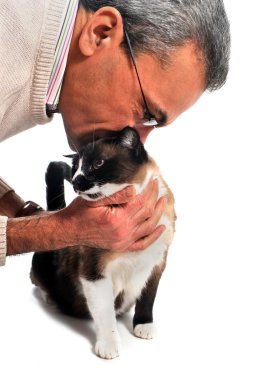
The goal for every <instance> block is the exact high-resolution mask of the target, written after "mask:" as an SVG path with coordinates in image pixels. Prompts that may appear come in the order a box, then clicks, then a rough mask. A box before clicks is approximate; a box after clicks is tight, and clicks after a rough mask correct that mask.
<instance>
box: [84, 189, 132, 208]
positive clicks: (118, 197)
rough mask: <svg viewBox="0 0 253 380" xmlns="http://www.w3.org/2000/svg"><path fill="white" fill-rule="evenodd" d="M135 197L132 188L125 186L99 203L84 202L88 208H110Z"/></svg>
mask: <svg viewBox="0 0 253 380" xmlns="http://www.w3.org/2000/svg"><path fill="white" fill-rule="evenodd" d="M135 195H136V191H135V188H134V186H127V187H126V188H125V189H123V190H120V191H119V192H117V193H115V194H113V195H111V196H110V197H105V198H103V199H101V200H99V201H93V202H89V201H86V204H87V206H88V207H101V206H108V205H110V206H112V205H120V204H124V203H127V202H129V201H130V200H132V199H133V197H134V196H135Z"/></svg>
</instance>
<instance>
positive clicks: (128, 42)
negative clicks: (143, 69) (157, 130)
mask: <svg viewBox="0 0 253 380" xmlns="http://www.w3.org/2000/svg"><path fill="white" fill-rule="evenodd" d="M123 30H124V33H125V37H126V41H127V45H128V48H129V51H130V55H131V58H132V61H133V65H134V68H135V72H136V75H137V78H138V82H139V85H140V89H141V95H142V98H143V102H144V104H145V108H146V111H147V112H148V114H149V117H150V119H151V118H152V115H151V114H150V112H149V110H148V105H147V102H146V99H145V95H144V92H143V89H142V85H141V80H140V77H139V73H138V70H137V65H136V61H135V58H134V52H133V49H132V46H131V42H130V39H129V36H128V33H127V31H126V29H125V27H123Z"/></svg>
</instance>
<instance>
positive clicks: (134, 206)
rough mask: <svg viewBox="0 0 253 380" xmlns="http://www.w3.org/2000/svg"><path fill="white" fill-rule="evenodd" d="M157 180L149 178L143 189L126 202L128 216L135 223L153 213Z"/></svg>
mask: <svg viewBox="0 0 253 380" xmlns="http://www.w3.org/2000/svg"><path fill="white" fill-rule="evenodd" d="M158 192H159V189H158V181H157V179H155V180H154V179H151V180H150V181H149V184H148V186H147V187H146V188H145V189H144V191H143V192H142V193H141V194H140V195H139V196H137V197H135V199H134V200H133V201H131V202H130V203H129V204H128V208H129V209H130V211H129V216H130V217H131V218H134V219H135V222H136V224H139V223H141V222H142V221H144V220H146V219H147V218H150V217H151V216H152V215H153V214H154V210H155V206H156V202H157V198H158Z"/></svg>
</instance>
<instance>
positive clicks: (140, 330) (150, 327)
mask: <svg viewBox="0 0 253 380" xmlns="http://www.w3.org/2000/svg"><path fill="white" fill-rule="evenodd" d="M134 335H135V336H137V337H138V338H142V339H153V337H154V324H153V323H145V324H143V325H136V326H135V328H134Z"/></svg>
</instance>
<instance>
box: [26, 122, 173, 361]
mask: <svg viewBox="0 0 253 380" xmlns="http://www.w3.org/2000/svg"><path fill="white" fill-rule="evenodd" d="M71 157H72V158H73V166H72V169H71V168H70V166H68V165H67V164H66V163H65V162H51V163H50V164H49V166H48V169H47V172H46V183H47V204H48V209H49V210H57V209H61V208H63V207H65V205H66V204H65V198H64V179H66V180H68V181H71V182H72V185H73V187H74V190H75V191H76V192H77V193H78V194H79V195H80V196H81V197H83V198H84V199H86V200H90V201H92V200H98V199H101V198H103V197H105V196H110V195H112V194H113V193H115V192H117V191H118V190H120V189H122V188H124V187H126V186H128V185H129V184H132V185H134V186H135V188H136V190H137V193H140V192H141V191H142V190H143V189H144V188H145V186H146V185H147V183H148V181H149V179H150V178H151V176H156V177H157V178H158V183H159V197H160V196H162V195H166V197H167V206H166V210H165V212H164V214H163V216H162V218H161V220H160V223H159V224H165V225H166V230H165V231H164V232H163V234H162V235H161V236H160V237H159V239H158V240H157V241H156V242H154V243H153V244H152V245H151V246H149V247H148V248H147V249H145V250H143V251H136V252H126V253H117V252H112V251H110V250H105V249H98V248H92V247H87V246H78V247H72V248H65V249H61V250H59V251H51V252H47V253H44V254H41V253H39V252H37V253H35V254H34V256H33V259H32V269H31V280H32V282H33V283H34V284H35V285H37V286H39V287H40V289H41V290H42V291H43V292H44V295H45V296H46V298H47V300H48V301H50V302H51V303H54V304H55V305H56V306H57V307H58V309H59V310H60V311H61V312H63V313H65V314H67V315H71V316H74V317H79V318H90V317H92V318H93V320H94V322H95V327H96V334H97V342H96V345H95V352H96V354H97V355H98V356H100V357H102V358H106V359H112V358H114V357H116V356H118V355H119V354H120V337H119V334H118V331H117V323H116V316H118V315H120V314H122V313H124V312H126V311H128V310H129V309H130V308H131V307H132V306H133V305H135V313H134V318H133V331H134V334H135V336H137V337H140V338H143V339H151V338H152V337H153V315H152V309H153V303H154V300H155V297H156V292H157V287H158V284H159V280H160V278H161V275H162V273H163V271H164V269H165V266H166V258H167V251H168V247H169V245H170V244H171V242H172V238H173V234H174V230H175V219H176V216H175V211H174V197H173V194H172V192H171V190H170V189H169V188H168V186H167V185H166V183H165V181H164V180H163V179H162V177H161V175H160V173H159V169H158V167H157V165H156V164H155V162H154V160H153V159H152V158H151V157H150V156H149V155H148V154H147V152H146V150H145V149H144V146H143V144H142V143H141V141H140V137H139V134H138V132H137V131H136V130H135V129H133V128H130V127H126V128H124V129H123V130H122V131H120V132H115V134H114V135H113V136H112V137H110V138H109V137H108V138H100V139H98V140H96V141H94V142H93V143H89V144H87V145H86V146H85V147H84V148H83V150H82V151H80V152H79V154H74V155H72V156H71Z"/></svg>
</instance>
